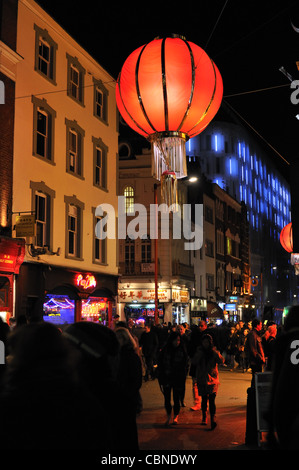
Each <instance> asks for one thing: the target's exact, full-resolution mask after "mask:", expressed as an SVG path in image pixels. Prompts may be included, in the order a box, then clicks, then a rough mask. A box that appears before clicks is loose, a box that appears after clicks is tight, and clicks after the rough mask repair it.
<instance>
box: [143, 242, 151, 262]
mask: <svg viewBox="0 0 299 470" xmlns="http://www.w3.org/2000/svg"><path fill="white" fill-rule="evenodd" d="M151 248H152V243H151V239H150V236H149V235H147V236H144V237H142V239H141V263H150V262H151V261H152V249H151Z"/></svg>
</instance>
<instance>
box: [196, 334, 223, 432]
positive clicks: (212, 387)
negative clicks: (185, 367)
mask: <svg viewBox="0 0 299 470" xmlns="http://www.w3.org/2000/svg"><path fill="white" fill-rule="evenodd" d="M192 362H193V364H195V366H196V381H197V389H198V394H199V395H200V396H201V397H202V400H201V409H202V422H201V424H203V425H206V424H207V405H208V401H209V410H210V420H211V429H212V430H213V429H215V427H216V421H215V414H216V403H215V400H216V395H217V391H218V387H219V383H220V382H219V371H218V364H223V363H224V357H223V356H222V355H221V354H220V352H219V351H218V350H217V349H216V348H215V346H214V343H213V338H212V337H211V335H209V334H205V335H204V336H203V338H202V342H201V347H199V348H198V349H197V351H196V353H195V355H194V357H193V359H192Z"/></svg>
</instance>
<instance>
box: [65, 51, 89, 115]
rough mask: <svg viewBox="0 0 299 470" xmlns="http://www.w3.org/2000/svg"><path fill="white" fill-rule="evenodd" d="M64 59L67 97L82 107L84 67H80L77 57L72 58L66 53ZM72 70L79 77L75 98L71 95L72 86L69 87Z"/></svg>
mask: <svg viewBox="0 0 299 470" xmlns="http://www.w3.org/2000/svg"><path fill="white" fill-rule="evenodd" d="M66 58H67V96H69V97H70V98H71V99H72V100H74V101H75V102H76V103H78V104H80V105H81V106H83V107H84V106H85V105H84V82H85V73H86V71H85V69H84V67H82V65H81V64H80V62H79V60H78V59H77V57H73V56H71V55H69V54H68V53H67V54H66ZM72 70H76V71H77V72H78V76H79V83H78V88H77V91H78V93H76V96H74V95H73V93H72V86H71V83H72V76H71V75H72V74H71V71H72Z"/></svg>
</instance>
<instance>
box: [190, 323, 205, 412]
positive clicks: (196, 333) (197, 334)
mask: <svg viewBox="0 0 299 470" xmlns="http://www.w3.org/2000/svg"><path fill="white" fill-rule="evenodd" d="M206 330H207V323H206V321H204V320H200V322H199V323H198V326H194V327H193V328H192V330H191V335H190V343H189V358H190V368H189V375H190V376H191V378H192V395H193V401H194V405H193V406H191V408H190V410H191V411H199V410H200V409H201V403H200V400H201V399H200V396H199V394H198V390H197V382H196V368H195V365H194V364H193V363H192V358H193V356H194V354H195V352H196V350H197V348H198V347H199V346H200V345H201V339H202V337H203V335H204V334H205V333H206V332H207V331H206Z"/></svg>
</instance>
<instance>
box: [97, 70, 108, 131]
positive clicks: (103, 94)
mask: <svg viewBox="0 0 299 470" xmlns="http://www.w3.org/2000/svg"><path fill="white" fill-rule="evenodd" d="M93 82H94V115H95V116H96V117H97V118H99V119H100V120H101V121H102V122H104V123H105V124H108V94H109V92H108V90H107V88H106V87H105V86H104V85H103V82H102V81H101V80H96V79H95V78H94V79H93Z"/></svg>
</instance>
